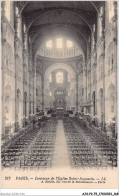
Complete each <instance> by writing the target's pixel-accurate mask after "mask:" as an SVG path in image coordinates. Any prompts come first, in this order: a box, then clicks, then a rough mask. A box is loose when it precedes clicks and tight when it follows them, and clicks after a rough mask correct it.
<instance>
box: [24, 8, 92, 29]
mask: <svg viewBox="0 0 119 196" xmlns="http://www.w3.org/2000/svg"><path fill="white" fill-rule="evenodd" d="M56 10H67V11H69V12H71V13H73V14H74V15H76V16H78V17H79V18H80V19H81V20H82V21H83V22H84V24H86V25H87V26H88V27H89V29H90V30H91V31H92V28H91V26H90V25H89V23H88V22H87V21H86V20H85V19H84V18H83V17H82V16H81V15H80V14H79V13H77V12H76V11H72V10H70V9H69V8H55V9H54V10H46V11H45V12H43V13H41V14H40V15H38V16H36V17H35V19H34V20H33V21H32V22H31V23H30V24H29V26H28V29H27V31H28V30H29V29H30V27H31V26H32V24H33V23H34V22H35V21H37V20H38V19H39V18H41V16H43V15H44V14H48V13H49V12H52V11H56Z"/></svg>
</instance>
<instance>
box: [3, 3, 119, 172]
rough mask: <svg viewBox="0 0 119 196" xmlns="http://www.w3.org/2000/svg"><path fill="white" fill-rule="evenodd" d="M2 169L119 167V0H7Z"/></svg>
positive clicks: (4, 16)
mask: <svg viewBox="0 0 119 196" xmlns="http://www.w3.org/2000/svg"><path fill="white" fill-rule="evenodd" d="M1 83H2V85H1V107H2V128H1V145H2V147H1V154H2V167H3V168H12V167H13V168H24V169H25V168H38V169H44V168H55V167H71V168H108V167H110V168H113V167H117V137H118V135H117V1H2V2H1Z"/></svg>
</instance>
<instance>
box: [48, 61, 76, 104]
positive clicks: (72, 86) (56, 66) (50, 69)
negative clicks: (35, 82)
mask: <svg viewBox="0 0 119 196" xmlns="http://www.w3.org/2000/svg"><path fill="white" fill-rule="evenodd" d="M56 70H58V71H61V70H62V71H63V70H64V71H66V72H67V73H68V74H69V77H70V85H69V89H70V96H69V97H68V102H67V103H68V104H70V106H71V107H75V104H76V102H75V99H76V78H75V72H74V70H73V69H72V68H71V67H70V66H69V65H67V64H64V63H55V64H53V65H51V66H50V67H48V68H47V70H46V71H45V74H44V106H45V107H48V106H49V104H50V102H51V103H53V102H54V94H53V95H52V96H50V93H49V92H50V81H49V75H50V74H51V73H52V72H54V71H56ZM67 79H68V76H67ZM54 90H55V89H54ZM54 93H55V92H54ZM48 94H49V97H48Z"/></svg>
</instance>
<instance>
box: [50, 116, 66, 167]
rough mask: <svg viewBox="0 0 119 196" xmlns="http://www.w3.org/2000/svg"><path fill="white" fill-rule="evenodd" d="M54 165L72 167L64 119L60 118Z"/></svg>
mask: <svg viewBox="0 0 119 196" xmlns="http://www.w3.org/2000/svg"><path fill="white" fill-rule="evenodd" d="M52 167H53V168H62V167H63V168H64V167H66V168H68V167H70V162H69V158H68V151H67V145H66V139H65V133H64V127H63V121H62V120H58V124H57V133H56V142H55V149H54V157H53V165H52Z"/></svg>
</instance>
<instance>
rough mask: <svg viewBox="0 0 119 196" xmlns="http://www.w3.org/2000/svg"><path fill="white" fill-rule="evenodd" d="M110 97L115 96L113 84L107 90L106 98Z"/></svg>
mask: <svg viewBox="0 0 119 196" xmlns="http://www.w3.org/2000/svg"><path fill="white" fill-rule="evenodd" d="M111 95H114V96H115V95H116V88H115V86H114V84H113V83H111V84H110V85H109V87H108V90H107V96H108V97H110V96H111Z"/></svg>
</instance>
